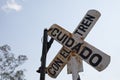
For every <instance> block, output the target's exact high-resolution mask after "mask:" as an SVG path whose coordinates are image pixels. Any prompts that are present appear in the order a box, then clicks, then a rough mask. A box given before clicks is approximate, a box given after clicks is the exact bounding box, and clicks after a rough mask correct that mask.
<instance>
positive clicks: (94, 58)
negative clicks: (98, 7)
mask: <svg viewBox="0 0 120 80" xmlns="http://www.w3.org/2000/svg"><path fill="white" fill-rule="evenodd" d="M88 19H89V20H91V21H93V20H92V19H91V18H90V17H89V18H88ZM88 24H89V25H90V24H92V22H91V23H90V22H88V21H87V22H86V25H88ZM92 25H93V24H92ZM78 30H80V31H81V30H82V32H81V33H80V31H78ZM87 30H88V31H87ZM89 31H90V29H88V28H87V27H84V26H82V27H81V26H80V27H78V29H76V30H75V32H74V34H75V33H77V35H82V36H83V34H85V33H84V32H87V33H86V34H88V32H89ZM82 33H83V34H82ZM74 34H71V33H70V32H68V31H67V30H65V29H63V28H62V27H60V26H59V25H57V24H53V25H52V26H51V27H50V29H49V30H48V35H49V36H50V37H52V38H54V39H55V40H56V41H58V42H59V43H60V44H62V45H63V46H64V47H63V48H62V49H61V50H60V51H59V52H58V54H57V56H56V57H55V58H54V60H53V61H52V62H51V63H50V65H49V66H48V67H47V73H48V75H50V76H51V77H53V78H56V77H57V75H58V74H59V73H60V71H61V70H62V69H63V67H64V66H65V65H66V64H67V62H68V58H69V56H70V54H71V53H72V52H75V53H76V55H77V56H79V57H80V58H81V59H83V60H84V61H85V62H87V63H88V64H90V65H91V66H92V67H93V68H95V69H96V70H98V71H102V70H104V69H105V68H106V67H107V66H108V64H109V62H110V56H109V55H107V54H105V53H104V52H102V51H100V50H99V49H97V48H95V47H94V46H92V45H90V44H89V43H87V42H85V41H83V39H82V38H79V37H77V36H76V35H74ZM85 36H86V35H85ZM85 36H83V37H85Z"/></svg>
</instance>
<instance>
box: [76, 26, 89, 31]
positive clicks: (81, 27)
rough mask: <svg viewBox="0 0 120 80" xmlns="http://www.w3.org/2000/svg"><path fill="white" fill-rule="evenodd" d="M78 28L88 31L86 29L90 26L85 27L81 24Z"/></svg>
mask: <svg viewBox="0 0 120 80" xmlns="http://www.w3.org/2000/svg"><path fill="white" fill-rule="evenodd" d="M78 29H80V30H81V31H83V32H86V29H88V28H87V27H85V26H84V25H80V26H79V27H78Z"/></svg>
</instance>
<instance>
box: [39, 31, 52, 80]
mask: <svg viewBox="0 0 120 80" xmlns="http://www.w3.org/2000/svg"><path fill="white" fill-rule="evenodd" d="M53 41H54V39H53V38H51V39H50V41H49V42H48V35H47V29H44V35H43V48H42V56H41V60H40V61H41V67H40V68H39V69H38V70H37V72H38V73H40V80H45V73H46V70H45V68H46V56H47V52H48V50H49V48H50V47H51V44H52V43H53Z"/></svg>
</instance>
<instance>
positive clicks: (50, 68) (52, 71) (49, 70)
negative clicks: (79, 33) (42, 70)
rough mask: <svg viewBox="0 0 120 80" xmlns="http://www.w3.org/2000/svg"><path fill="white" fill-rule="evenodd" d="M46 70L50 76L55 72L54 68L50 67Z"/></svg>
mask: <svg viewBox="0 0 120 80" xmlns="http://www.w3.org/2000/svg"><path fill="white" fill-rule="evenodd" d="M47 70H48V72H49V73H50V74H51V75H52V76H54V75H55V74H56V72H55V70H54V69H53V68H52V67H49V68H47Z"/></svg>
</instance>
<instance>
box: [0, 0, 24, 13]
mask: <svg viewBox="0 0 120 80" xmlns="http://www.w3.org/2000/svg"><path fill="white" fill-rule="evenodd" d="M1 8H2V10H4V11H9V10H15V11H17V12H18V11H21V10H22V5H20V4H18V3H17V2H16V1H15V0H7V2H6V4H5V5H3V6H2V7H1Z"/></svg>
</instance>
